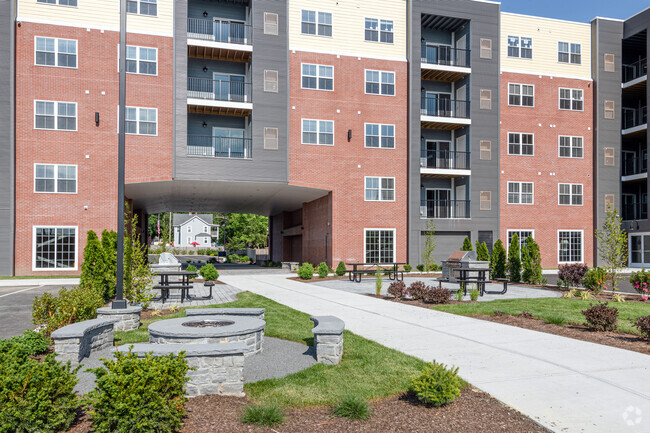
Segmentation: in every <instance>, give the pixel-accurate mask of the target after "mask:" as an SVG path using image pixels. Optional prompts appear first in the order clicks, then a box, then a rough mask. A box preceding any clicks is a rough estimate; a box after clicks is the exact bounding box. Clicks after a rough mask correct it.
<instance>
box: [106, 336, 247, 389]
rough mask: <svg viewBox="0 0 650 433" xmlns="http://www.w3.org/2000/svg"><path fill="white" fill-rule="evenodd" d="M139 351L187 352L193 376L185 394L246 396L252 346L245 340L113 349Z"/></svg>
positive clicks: (159, 354) (140, 344)
mask: <svg viewBox="0 0 650 433" xmlns="http://www.w3.org/2000/svg"><path fill="white" fill-rule="evenodd" d="M131 346H133V348H132V349H131V351H132V352H133V353H136V354H137V355H138V357H140V358H144V357H145V355H146V354H148V353H151V354H152V355H154V356H163V355H169V354H170V353H171V354H174V355H177V354H179V353H180V352H185V358H186V360H187V364H188V366H189V367H191V368H192V367H193V368H195V370H188V371H187V377H188V378H189V379H190V380H189V382H187V383H186V385H185V395H187V396H188V397H195V396H197V395H208V394H219V395H233V396H237V397H243V396H244V376H243V371H244V352H246V351H248V346H246V344H245V343H244V342H234V343H213V344H150V343H137V344H133V345H130V344H125V345H122V346H119V347H118V348H114V349H112V350H111V351H112V352H115V351H119V352H128V351H129V348H130V347H131Z"/></svg>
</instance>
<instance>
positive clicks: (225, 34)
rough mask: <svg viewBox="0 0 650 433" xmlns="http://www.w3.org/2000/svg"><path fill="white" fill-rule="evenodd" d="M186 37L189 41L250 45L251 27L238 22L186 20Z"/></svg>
mask: <svg viewBox="0 0 650 433" xmlns="http://www.w3.org/2000/svg"><path fill="white" fill-rule="evenodd" d="M187 37H188V38H189V39H204V40H208V41H215V42H225V43H229V44H240V45H251V26H250V25H248V24H245V23H242V22H239V21H229V20H205V19H200V18H188V19H187Z"/></svg>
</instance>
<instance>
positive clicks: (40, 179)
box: [34, 164, 77, 194]
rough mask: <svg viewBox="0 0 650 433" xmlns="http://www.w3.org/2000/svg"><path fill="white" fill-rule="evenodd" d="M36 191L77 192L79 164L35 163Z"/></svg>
mask: <svg viewBox="0 0 650 433" xmlns="http://www.w3.org/2000/svg"><path fill="white" fill-rule="evenodd" d="M34 192H50V193H59V194H76V193H77V166H76V165H64V164H34Z"/></svg>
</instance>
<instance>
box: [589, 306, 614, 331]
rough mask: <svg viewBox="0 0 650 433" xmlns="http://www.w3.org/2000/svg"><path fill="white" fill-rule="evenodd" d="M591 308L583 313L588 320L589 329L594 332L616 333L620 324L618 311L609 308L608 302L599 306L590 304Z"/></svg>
mask: <svg viewBox="0 0 650 433" xmlns="http://www.w3.org/2000/svg"><path fill="white" fill-rule="evenodd" d="M589 305H590V306H591V308H587V309H586V310H583V311H582V315H583V316H585V319H586V320H587V327H588V328H589V329H591V330H593V331H614V330H615V329H616V327H617V324H618V309H616V308H615V307H608V306H607V302H599V303H598V304H597V305H593V304H589Z"/></svg>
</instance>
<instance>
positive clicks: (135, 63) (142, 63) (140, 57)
mask: <svg viewBox="0 0 650 433" xmlns="http://www.w3.org/2000/svg"><path fill="white" fill-rule="evenodd" d="M157 58H158V50H157V49H156V48H148V47H135V46H131V45H127V47H126V72H128V73H129V74H143V75H156V74H157V70H158V61H157Z"/></svg>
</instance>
